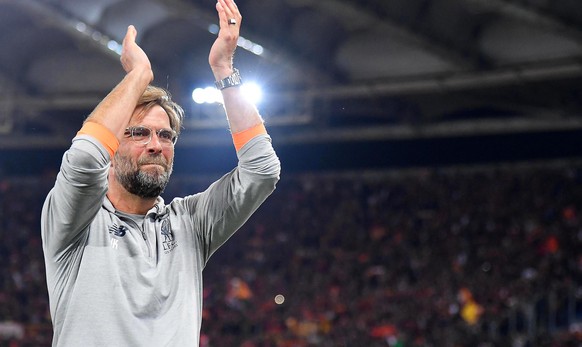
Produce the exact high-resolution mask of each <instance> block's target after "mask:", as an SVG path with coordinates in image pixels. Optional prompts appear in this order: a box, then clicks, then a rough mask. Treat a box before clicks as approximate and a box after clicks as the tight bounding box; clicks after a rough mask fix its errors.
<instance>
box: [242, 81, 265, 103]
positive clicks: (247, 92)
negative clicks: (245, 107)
mask: <svg viewBox="0 0 582 347" xmlns="http://www.w3.org/2000/svg"><path fill="white" fill-rule="evenodd" d="M241 92H242V93H243V95H244V96H245V97H246V98H247V99H248V100H250V101H251V102H252V103H253V104H259V103H260V102H261V100H262V99H263V91H262V90H261V87H259V85H258V84H256V83H254V82H245V83H244V84H243V85H242V86H241Z"/></svg>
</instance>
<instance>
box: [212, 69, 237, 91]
mask: <svg viewBox="0 0 582 347" xmlns="http://www.w3.org/2000/svg"><path fill="white" fill-rule="evenodd" d="M232 70H233V72H232V74H230V75H228V76H226V77H225V78H223V79H220V80H216V81H215V82H214V86H215V87H216V89H218V90H223V89H226V88H230V87H238V86H240V85H241V84H242V78H241V76H240V72H239V71H238V69H232Z"/></svg>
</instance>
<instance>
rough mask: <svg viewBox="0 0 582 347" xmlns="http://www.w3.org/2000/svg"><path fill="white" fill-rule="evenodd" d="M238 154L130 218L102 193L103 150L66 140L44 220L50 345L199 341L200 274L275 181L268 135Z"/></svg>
mask: <svg viewBox="0 0 582 347" xmlns="http://www.w3.org/2000/svg"><path fill="white" fill-rule="evenodd" d="M237 155H238V159H239V163H238V166H237V168H235V169H234V170H233V171H231V172H230V173H228V174H227V175H225V176H223V177H222V178H221V179H219V180H218V181H216V182H215V183H213V184H212V185H211V186H210V187H209V188H208V189H207V190H206V191H204V192H201V193H198V194H195V195H190V196H187V197H184V198H176V199H174V200H173V201H172V202H171V203H170V204H167V205H166V204H165V203H164V201H163V199H162V198H158V202H157V204H156V206H155V207H154V208H152V209H151V210H150V211H149V212H148V213H147V215H146V216H145V218H144V219H143V221H140V220H139V219H138V220H137V221H136V220H135V219H134V218H130V216H128V215H125V214H122V213H119V212H116V211H115V208H114V207H113V205H112V204H111V202H110V201H109V200H108V199H107V197H106V195H105V194H106V192H107V176H108V170H109V161H110V158H109V154H108V153H107V151H106V150H105V148H104V147H103V146H102V145H101V144H100V143H99V142H98V141H97V140H95V139H94V138H92V137H90V136H87V135H80V136H77V137H76V138H75V139H74V140H73V144H72V145H71V148H70V149H69V150H68V151H67V152H65V154H64V156H63V160H62V164H61V169H60V172H59V174H58V176H57V179H56V183H55V186H54V188H53V189H52V190H51V191H50V193H49V194H48V196H47V198H46V201H45V204H44V206H43V210H42V217H41V224H42V225H41V233H42V240H43V249H44V256H45V263H46V272H47V285H48V292H49V301H50V312H51V317H52V321H53V326H54V337H53V346H195V347H198V345H199V335H200V328H201V314H202V270H203V268H204V266H205V264H206V262H207V261H208V258H209V257H210V256H211V255H212V253H213V252H214V251H216V249H217V248H218V247H220V246H221V245H222V244H223V243H224V242H225V241H226V240H227V239H228V238H229V237H230V236H232V234H233V233H234V232H235V231H236V230H237V229H238V228H239V227H240V226H241V225H242V224H243V223H244V222H245V221H246V220H247V219H248V218H249V217H250V216H251V214H252V213H253V212H254V211H255V210H256V209H257V208H258V207H259V205H260V204H261V203H262V202H263V201H264V200H265V199H266V198H267V197H268V196H269V195H270V194H271V193H272V192H273V190H274V189H275V184H276V182H277V181H278V179H279V173H280V163H279V160H278V158H277V156H276V154H275V152H274V150H273V148H272V146H271V142H270V137H269V136H268V135H260V136H257V137H255V138H254V139H252V140H251V141H250V142H249V143H247V144H246V145H245V146H244V147H243V148H241V149H240V150H239V152H238V153H237ZM140 224H141V225H140Z"/></svg>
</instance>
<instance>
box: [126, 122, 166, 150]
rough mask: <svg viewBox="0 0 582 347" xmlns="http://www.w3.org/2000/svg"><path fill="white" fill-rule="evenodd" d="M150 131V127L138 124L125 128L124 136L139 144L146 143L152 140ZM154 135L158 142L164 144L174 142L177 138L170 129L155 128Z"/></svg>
mask: <svg viewBox="0 0 582 347" xmlns="http://www.w3.org/2000/svg"><path fill="white" fill-rule="evenodd" d="M152 132H153V130H152V129H150V128H148V127H145V126H142V125H138V126H133V127H128V128H126V129H125V133H124V135H125V137H131V139H132V140H133V141H134V142H136V143H138V144H140V145H147V144H148V143H150V141H151V140H152ZM156 135H158V139H159V141H160V143H161V144H162V145H166V146H170V145H173V144H175V143H176V140H177V139H178V135H176V132H175V131H174V130H172V129H158V130H156Z"/></svg>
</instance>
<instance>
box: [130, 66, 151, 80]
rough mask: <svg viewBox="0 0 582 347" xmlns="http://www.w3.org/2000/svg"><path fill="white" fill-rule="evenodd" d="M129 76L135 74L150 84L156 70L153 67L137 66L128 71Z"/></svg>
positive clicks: (135, 76)
mask: <svg viewBox="0 0 582 347" xmlns="http://www.w3.org/2000/svg"><path fill="white" fill-rule="evenodd" d="M127 75H129V76H134V78H137V79H138V80H139V81H142V82H144V83H146V84H150V83H151V82H152V81H153V80H154V72H153V71H152V69H151V68H147V67H143V68H135V69H133V70H131V71H129V72H128V73H127Z"/></svg>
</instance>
